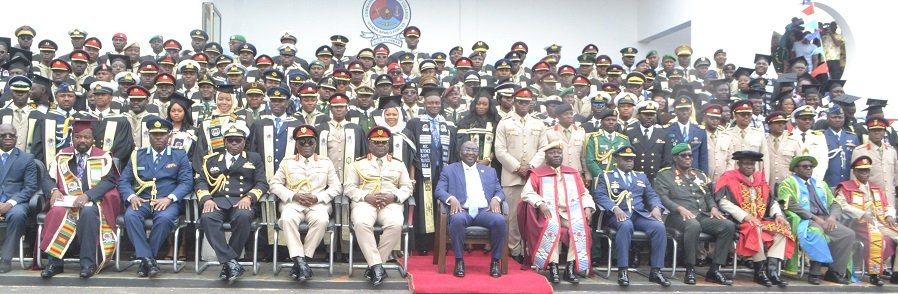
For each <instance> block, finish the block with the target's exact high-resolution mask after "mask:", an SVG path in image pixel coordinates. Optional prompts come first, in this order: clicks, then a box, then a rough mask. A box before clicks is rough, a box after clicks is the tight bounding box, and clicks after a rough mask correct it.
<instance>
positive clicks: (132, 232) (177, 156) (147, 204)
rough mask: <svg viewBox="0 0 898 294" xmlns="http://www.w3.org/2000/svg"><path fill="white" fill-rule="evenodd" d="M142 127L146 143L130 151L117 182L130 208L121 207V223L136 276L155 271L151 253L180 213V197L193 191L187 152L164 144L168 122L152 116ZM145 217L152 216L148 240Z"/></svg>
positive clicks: (143, 275)
mask: <svg viewBox="0 0 898 294" xmlns="http://www.w3.org/2000/svg"><path fill="white" fill-rule="evenodd" d="M146 129H147V130H148V132H149V133H150V147H144V148H141V149H139V150H137V151H134V153H132V154H131V158H130V160H129V161H128V163H127V164H126V165H125V169H124V170H122V176H121V178H119V183H118V190H119V193H120V194H121V195H122V198H123V199H122V200H124V201H127V202H128V203H129V204H130V208H131V209H126V210H125V227H126V230H127V232H128V239H130V240H131V243H132V244H134V250H135V251H136V254H137V257H138V258H140V268H139V269H138V270H137V276H138V277H147V276H149V277H154V276H156V275H157V274H159V266H158V265H157V264H156V259H155V256H156V254H157V253H159V248H160V247H161V246H162V244H163V242H165V239H166V238H167V237H168V234H169V233H171V230H172V229H173V228H174V227H175V224H176V223H177V221H178V216H179V215H181V202H182V199H184V196H187V194H188V193H190V192H191V191H193V176H192V175H193V169H192V168H191V167H190V159H189V158H188V157H187V153H186V152H185V151H184V150H176V149H171V148H169V147H168V137H169V135H170V134H171V129H172V123H171V122H169V121H167V120H164V119H162V118H158V117H154V118H152V119H150V120H148V121H147V122H146ZM149 217H152V218H153V227H152V229H150V237H149V240H148V239H147V236H146V231H145V228H144V219H146V218H149ZM172 246H177V245H172Z"/></svg>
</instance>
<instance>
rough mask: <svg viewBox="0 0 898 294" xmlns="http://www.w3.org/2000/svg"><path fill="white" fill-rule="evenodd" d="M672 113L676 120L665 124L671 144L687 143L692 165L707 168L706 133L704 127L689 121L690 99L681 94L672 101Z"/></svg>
mask: <svg viewBox="0 0 898 294" xmlns="http://www.w3.org/2000/svg"><path fill="white" fill-rule="evenodd" d="M673 108H674V114H676V116H677V121H676V122H672V123H670V124H669V125H666V126H665V130H666V131H667V134H668V136H669V137H670V141H671V146H673V145H677V144H679V143H686V144H689V147H690V149H691V150H690V151H692V167H693V168H697V169H700V170H703V171H707V170H708V143H707V142H708V135H707V133H705V129H704V127H699V126H697V125H696V124H694V123H692V122H690V121H689V118H690V117H691V116H692V99H691V98H689V96H686V95H681V96H680V97H678V98H677V99H676V100H674V102H673Z"/></svg>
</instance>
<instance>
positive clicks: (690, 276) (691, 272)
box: [683, 266, 695, 285]
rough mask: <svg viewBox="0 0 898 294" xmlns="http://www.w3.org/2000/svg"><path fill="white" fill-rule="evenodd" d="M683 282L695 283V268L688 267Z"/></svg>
mask: <svg viewBox="0 0 898 294" xmlns="http://www.w3.org/2000/svg"><path fill="white" fill-rule="evenodd" d="M683 283H686V284H688V285H695V268H694V267H691V266H690V267H687V268H686V277H684V278H683Z"/></svg>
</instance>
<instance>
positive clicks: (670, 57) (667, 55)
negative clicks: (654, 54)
mask: <svg viewBox="0 0 898 294" xmlns="http://www.w3.org/2000/svg"><path fill="white" fill-rule="evenodd" d="M668 59H670V60H672V61H677V58H676V57H674V56H673V55H670V54H664V57H662V58H661V60H662V61H664V60H668Z"/></svg>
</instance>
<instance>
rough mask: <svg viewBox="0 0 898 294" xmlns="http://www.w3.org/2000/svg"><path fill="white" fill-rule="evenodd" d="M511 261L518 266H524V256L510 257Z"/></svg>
mask: <svg viewBox="0 0 898 294" xmlns="http://www.w3.org/2000/svg"><path fill="white" fill-rule="evenodd" d="M511 259H514V261H517V262H518V263H520V264H524V256H523V255H512V256H511Z"/></svg>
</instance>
